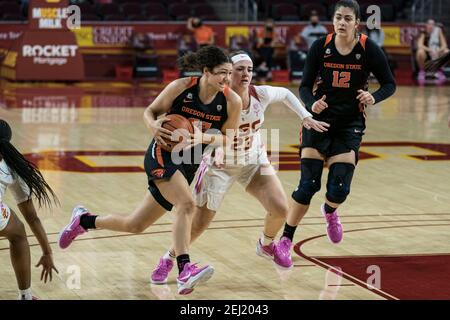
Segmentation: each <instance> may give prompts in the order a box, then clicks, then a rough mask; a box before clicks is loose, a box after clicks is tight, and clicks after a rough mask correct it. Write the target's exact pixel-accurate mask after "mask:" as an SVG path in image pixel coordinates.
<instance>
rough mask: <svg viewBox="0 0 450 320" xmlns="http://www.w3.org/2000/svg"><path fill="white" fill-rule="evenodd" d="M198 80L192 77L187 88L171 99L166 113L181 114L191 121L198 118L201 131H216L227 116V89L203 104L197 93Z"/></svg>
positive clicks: (194, 121) (193, 121) (195, 120)
mask: <svg viewBox="0 0 450 320" xmlns="http://www.w3.org/2000/svg"><path fill="white" fill-rule="evenodd" d="M199 82H200V78H197V77H192V78H191V82H190V84H189V86H188V87H187V89H186V90H184V91H183V92H182V93H181V94H180V95H179V96H178V97H177V98H176V99H175V100H174V101H173V104H172V107H171V108H170V110H169V112H168V113H167V114H179V115H182V116H183V117H185V118H187V119H189V120H190V121H191V122H192V123H196V122H197V121H199V120H200V121H201V124H202V128H201V129H202V131H203V132H206V131H207V130H208V129H211V130H214V129H215V130H214V131H215V132H218V131H217V130H220V129H221V128H222V126H223V124H224V123H225V121H226V120H227V118H228V112H227V99H226V95H227V93H228V90H229V89H228V87H225V90H224V92H218V93H217V94H216V96H215V97H214V100H213V101H212V102H211V103H209V104H203V102H201V101H200V98H199V95H198V94H199ZM198 128H199V127H198ZM199 129H200V128H199Z"/></svg>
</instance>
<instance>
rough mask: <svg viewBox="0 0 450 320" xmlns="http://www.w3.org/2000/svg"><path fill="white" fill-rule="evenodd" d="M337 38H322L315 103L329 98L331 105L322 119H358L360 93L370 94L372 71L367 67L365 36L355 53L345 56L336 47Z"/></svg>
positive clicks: (356, 46)
mask: <svg viewBox="0 0 450 320" xmlns="http://www.w3.org/2000/svg"><path fill="white" fill-rule="evenodd" d="M335 37H336V34H329V35H327V36H326V37H324V38H322V39H321V41H322V42H323V54H322V56H321V57H320V58H321V65H320V67H319V72H318V79H317V88H316V91H315V93H314V96H315V98H316V99H320V98H321V97H322V96H323V95H326V99H325V102H326V103H327V104H328V108H326V109H325V110H324V111H323V112H322V113H321V114H320V118H327V117H333V116H352V115H358V114H360V112H361V111H363V106H360V104H359V100H357V99H356V97H357V95H358V90H360V89H363V90H367V79H368V77H369V74H370V70H367V67H366V66H367V63H366V59H367V57H366V50H365V46H366V40H367V36H366V35H360V37H359V41H358V43H357V44H356V45H355V47H354V48H353V50H352V52H350V53H349V54H347V55H345V56H343V55H341V54H340V53H339V52H338V50H337V49H336V46H335V44H334V39H335Z"/></svg>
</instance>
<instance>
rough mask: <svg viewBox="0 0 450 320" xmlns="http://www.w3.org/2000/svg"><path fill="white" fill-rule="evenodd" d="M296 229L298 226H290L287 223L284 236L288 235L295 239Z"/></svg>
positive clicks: (287, 236)
mask: <svg viewBox="0 0 450 320" xmlns="http://www.w3.org/2000/svg"><path fill="white" fill-rule="evenodd" d="M295 229H297V226H290V225H288V224H287V223H285V225H284V231H283V236H282V237H286V238H288V239H289V240H291V241H292V240H293V239H294V233H295Z"/></svg>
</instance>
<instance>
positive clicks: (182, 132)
mask: <svg viewBox="0 0 450 320" xmlns="http://www.w3.org/2000/svg"><path fill="white" fill-rule="evenodd" d="M166 117H167V118H169V119H170V120H169V121H166V122H164V123H163V125H162V127H163V128H164V129H167V130H170V131H172V132H174V131H175V130H179V131H177V132H176V134H175V138H178V141H170V140H167V139H164V141H165V142H166V143H167V146H164V145H161V148H162V149H164V150H166V151H169V152H171V151H172V150H173V148H174V147H175V146H176V145H177V144H178V143H180V142H182V141H183V140H184V139H187V138H189V134H191V133H194V127H193V126H192V123H191V122H190V121H189V120H188V119H186V118H185V117H183V116H181V115H179V114H169V115H167V116H166Z"/></svg>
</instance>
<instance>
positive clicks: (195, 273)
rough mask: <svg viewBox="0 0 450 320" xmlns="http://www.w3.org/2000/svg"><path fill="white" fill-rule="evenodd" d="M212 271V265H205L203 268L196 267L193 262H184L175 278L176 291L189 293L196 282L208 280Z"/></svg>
mask: <svg viewBox="0 0 450 320" xmlns="http://www.w3.org/2000/svg"><path fill="white" fill-rule="evenodd" d="M213 273H214V268H213V267H212V266H209V265H206V266H204V267H203V268H198V267H197V265H196V264H195V263H186V264H185V265H184V268H183V271H182V272H181V273H180V275H179V276H178V278H177V285H178V293H179V294H189V293H191V292H192V291H194V287H195V286H196V285H197V284H199V283H202V282H206V281H208V280H209V278H211V277H212V275H213Z"/></svg>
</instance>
